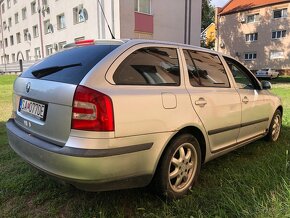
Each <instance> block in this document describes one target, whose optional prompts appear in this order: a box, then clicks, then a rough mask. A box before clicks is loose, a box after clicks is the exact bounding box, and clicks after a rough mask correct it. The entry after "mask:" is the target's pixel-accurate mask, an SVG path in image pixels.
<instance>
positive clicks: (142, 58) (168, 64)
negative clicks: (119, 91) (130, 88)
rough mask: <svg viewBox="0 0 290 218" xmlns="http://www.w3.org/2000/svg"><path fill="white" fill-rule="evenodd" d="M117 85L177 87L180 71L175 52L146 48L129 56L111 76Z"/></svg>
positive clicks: (168, 49) (173, 50)
mask: <svg viewBox="0 0 290 218" xmlns="http://www.w3.org/2000/svg"><path fill="white" fill-rule="evenodd" d="M113 80H114V82H115V83H116V84H117V85H153V86H158V85H159V86H178V85H179V84H180V69H179V61H178V56H177V50H176V49H174V48H155V47H148V48H142V49H139V50H137V51H135V52H133V53H132V54H130V55H129V56H128V57H127V58H126V59H125V60H124V61H123V62H122V63H121V64H120V65H119V67H118V68H117V70H116V71H115V73H114V75H113Z"/></svg>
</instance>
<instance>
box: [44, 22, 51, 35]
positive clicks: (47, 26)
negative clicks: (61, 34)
mask: <svg viewBox="0 0 290 218" xmlns="http://www.w3.org/2000/svg"><path fill="white" fill-rule="evenodd" d="M43 26H44V34H48V33H52V29H51V25H50V20H45V21H44V22H43Z"/></svg>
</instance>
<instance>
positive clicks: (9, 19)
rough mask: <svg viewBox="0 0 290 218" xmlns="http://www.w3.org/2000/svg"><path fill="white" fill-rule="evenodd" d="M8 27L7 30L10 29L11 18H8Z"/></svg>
mask: <svg viewBox="0 0 290 218" xmlns="http://www.w3.org/2000/svg"><path fill="white" fill-rule="evenodd" d="M8 26H9V28H10V27H12V18H11V17H9V18H8Z"/></svg>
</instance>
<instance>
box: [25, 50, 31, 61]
mask: <svg viewBox="0 0 290 218" xmlns="http://www.w3.org/2000/svg"><path fill="white" fill-rule="evenodd" d="M25 54H26V60H27V61H29V60H30V50H29V49H28V50H26V51H25Z"/></svg>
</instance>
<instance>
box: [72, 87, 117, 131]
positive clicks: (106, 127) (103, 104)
mask: <svg viewBox="0 0 290 218" xmlns="http://www.w3.org/2000/svg"><path fill="white" fill-rule="evenodd" d="M72 129H77V130H87V131H114V129H115V128H114V112H113V103H112V100H111V98H110V97H109V96H107V95H105V94H103V93H101V92H98V91H96V90H93V89H90V88H87V87H85V86H78V87H77V89H76V92H75V95H74V100H73V109H72Z"/></svg>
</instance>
